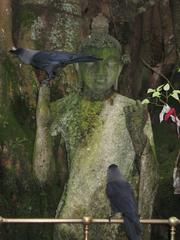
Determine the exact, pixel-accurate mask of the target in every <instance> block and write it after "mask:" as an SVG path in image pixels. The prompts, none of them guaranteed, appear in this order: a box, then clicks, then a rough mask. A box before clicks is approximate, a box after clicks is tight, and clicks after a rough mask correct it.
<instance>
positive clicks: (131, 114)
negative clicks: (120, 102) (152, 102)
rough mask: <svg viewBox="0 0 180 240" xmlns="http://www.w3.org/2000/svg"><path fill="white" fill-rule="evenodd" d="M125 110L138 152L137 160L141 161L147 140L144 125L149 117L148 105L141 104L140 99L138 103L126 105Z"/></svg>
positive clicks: (129, 129) (135, 148)
mask: <svg viewBox="0 0 180 240" xmlns="http://www.w3.org/2000/svg"><path fill="white" fill-rule="evenodd" d="M124 112H125V115H126V125H127V128H128V131H129V134H130V136H131V139H132V143H133V146H134V150H135V152H136V158H137V161H138V162H139V161H140V160H139V159H140V157H141V155H142V152H143V150H144V147H145V145H146V141H147V137H146V135H145V134H144V127H145V124H146V121H147V118H148V111H147V106H145V105H143V104H141V102H140V101H136V104H134V105H131V106H127V107H125V108H124ZM138 165H139V164H138ZM138 167H139V166H138Z"/></svg>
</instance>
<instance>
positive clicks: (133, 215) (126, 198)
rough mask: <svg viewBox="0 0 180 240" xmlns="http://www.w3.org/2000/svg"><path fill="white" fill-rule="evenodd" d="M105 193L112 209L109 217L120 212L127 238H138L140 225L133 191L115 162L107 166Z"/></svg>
mask: <svg viewBox="0 0 180 240" xmlns="http://www.w3.org/2000/svg"><path fill="white" fill-rule="evenodd" d="M106 194H107V197H108V198H109V201H110V205H111V210H112V215H111V216H110V217H112V216H113V215H114V214H115V213H118V212H121V213H122V216H123V219H124V226H125V231H126V234H127V236H128V239H129V240H140V235H141V225H140V222H139V215H138V211H137V205H136V202H135V198H134V193H133V190H132V188H131V186H130V184H129V183H128V182H127V181H125V180H124V179H123V176H122V174H121V172H120V170H119V168H118V166H117V165H115V164H112V165H110V166H109V167H108V171H107V186H106Z"/></svg>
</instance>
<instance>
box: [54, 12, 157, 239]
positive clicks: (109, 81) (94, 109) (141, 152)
mask: <svg viewBox="0 0 180 240" xmlns="http://www.w3.org/2000/svg"><path fill="white" fill-rule="evenodd" d="M81 50H82V52H86V53H88V54H93V55H95V56H98V57H101V58H103V60H102V61H100V62H98V63H95V64H94V63H93V64H92V63H87V64H84V63H82V64H79V65H78V68H77V70H78V76H79V81H80V82H81V83H82V84H81V87H82V94H78V93H72V94H70V95H69V96H67V98H66V99H62V100H58V101H57V102H55V103H54V104H52V111H53V113H54V119H55V120H54V122H53V123H52V126H51V133H52V135H53V136H57V135H58V134H61V135H62V136H63V138H64V140H65V142H66V149H67V153H68V154H67V155H68V171H69V177H68V181H67V183H66V187H65V189H64V194H63V196H62V198H61V200H60V203H59V206H58V208H57V213H56V217H57V218H83V216H85V215H88V216H91V217H93V218H107V216H108V214H109V212H110V206H109V202H108V200H107V198H106V195H105V185H106V172H107V167H108V166H109V165H110V164H116V165H118V166H119V167H120V169H121V171H122V173H123V175H124V176H125V177H126V179H127V180H128V181H129V182H131V183H132V186H133V188H134V190H135V192H136V197H137V200H138V205H139V214H140V215H141V217H142V218H150V217H151V214H152V208H153V201H154V197H155V193H156V188H157V162H156V156H155V150H154V142H153V135H152V129H151V123H150V119H149V115H148V112H147V110H146V109H145V108H144V107H143V106H142V105H141V104H140V103H137V102H136V101H134V100H132V99H129V98H127V97H125V96H122V95H120V94H119V93H115V91H113V86H114V88H116V86H117V82H118V77H119V74H120V72H121V70H122V67H123V61H122V50H121V46H120V44H119V42H118V41H117V40H116V39H114V38H113V37H112V36H110V35H109V34H108V22H107V20H106V19H105V18H104V17H103V16H102V15H101V14H100V15H99V16H97V17H96V18H95V19H94V20H93V23H92V34H91V36H90V37H88V39H86V40H85V41H84V42H83V44H82V47H81ZM54 239H55V240H60V239H61V240H64V239H71V240H72V239H78V240H79V239H83V234H82V226H77V225H59V226H56V229H55V234H54ZM90 239H91V240H95V239H98V240H101V239H109V240H110V239H111V240H113V239H126V237H125V236H124V234H123V231H122V226H120V227H118V226H117V225H92V226H90ZM143 239H145V240H148V239H150V230H149V229H148V228H144V235H143Z"/></svg>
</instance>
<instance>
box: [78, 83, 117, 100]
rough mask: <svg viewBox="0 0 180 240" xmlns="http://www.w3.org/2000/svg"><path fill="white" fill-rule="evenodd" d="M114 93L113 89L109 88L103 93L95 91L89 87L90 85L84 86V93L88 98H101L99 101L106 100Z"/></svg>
mask: <svg viewBox="0 0 180 240" xmlns="http://www.w3.org/2000/svg"><path fill="white" fill-rule="evenodd" d="M112 93H113V90H112V89H109V90H107V91H105V92H103V93H96V92H93V91H92V90H91V89H89V88H88V86H86V85H84V86H83V95H84V96H85V97H87V98H88V99H92V100H99V101H102V100H105V99H107V98H109V97H110V96H111V95H112Z"/></svg>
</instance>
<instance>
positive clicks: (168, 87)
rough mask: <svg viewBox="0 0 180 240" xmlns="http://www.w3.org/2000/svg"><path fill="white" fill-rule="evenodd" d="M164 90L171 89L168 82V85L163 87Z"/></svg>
mask: <svg viewBox="0 0 180 240" xmlns="http://www.w3.org/2000/svg"><path fill="white" fill-rule="evenodd" d="M163 89H164V91H168V90H169V89H170V85H169V83H166V85H165V86H164V87H163Z"/></svg>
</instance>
